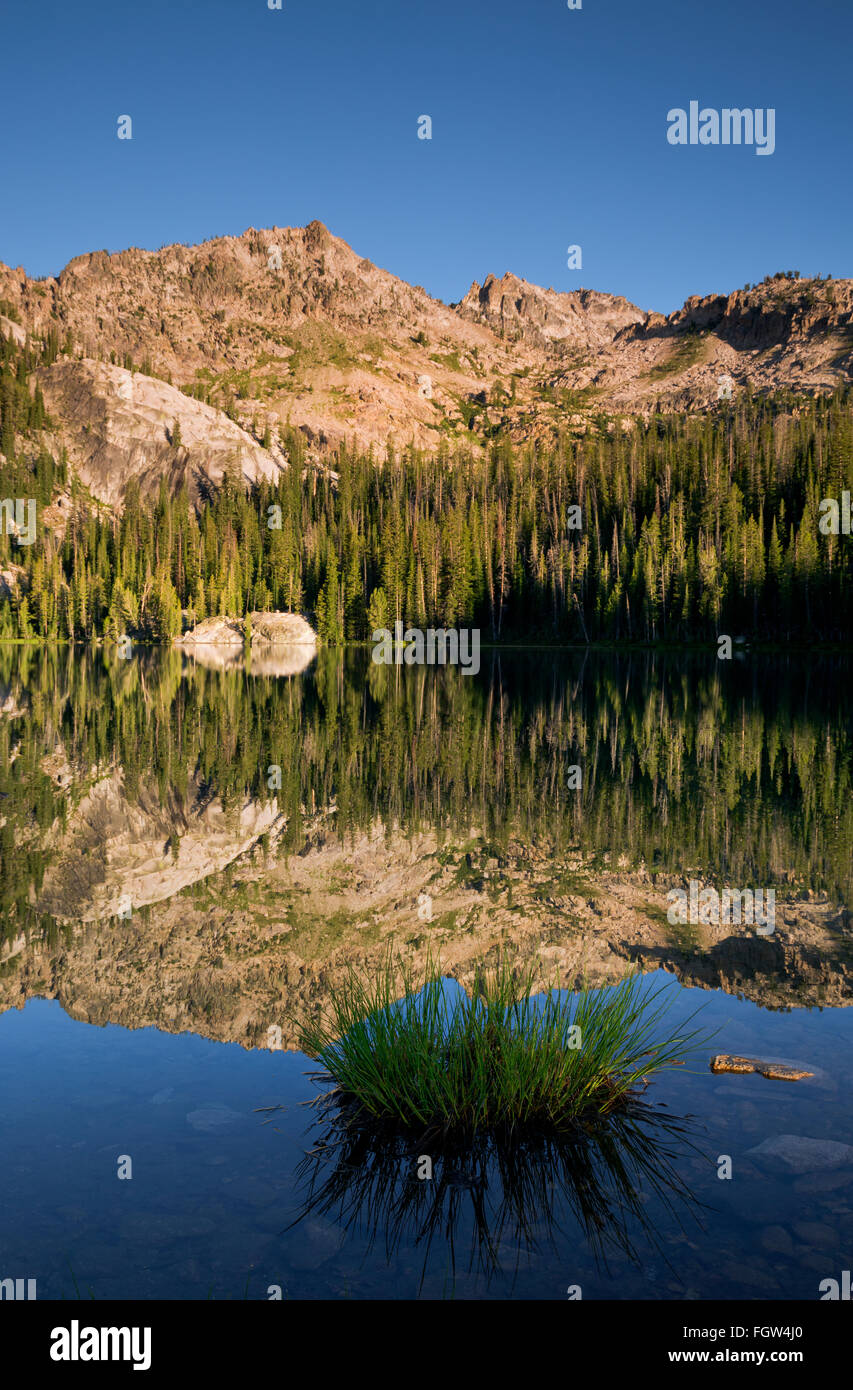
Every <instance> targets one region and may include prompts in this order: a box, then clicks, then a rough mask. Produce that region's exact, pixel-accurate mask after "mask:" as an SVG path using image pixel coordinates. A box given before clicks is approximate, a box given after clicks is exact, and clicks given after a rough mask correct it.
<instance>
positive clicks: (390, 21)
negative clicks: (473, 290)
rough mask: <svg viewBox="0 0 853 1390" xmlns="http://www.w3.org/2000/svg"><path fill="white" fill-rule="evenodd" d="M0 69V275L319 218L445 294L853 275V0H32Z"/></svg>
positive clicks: (678, 297) (647, 299)
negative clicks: (688, 138)
mask: <svg viewBox="0 0 853 1390" xmlns="http://www.w3.org/2000/svg"><path fill="white" fill-rule="evenodd" d="M0 53H2V55H3V85H2V111H3V132H2V149H3V154H2V164H0V170H2V182H1V183H0V188H2V193H0V260H3V261H5V262H6V263H7V264H11V265H13V266H15V265H23V266H24V267H25V268H26V270H27V271H28V272H29V273H30V274H31V275H48V274H56V273H58V272H59V270H60V269H61V268H62V266H63V265H65V264H66V262H67V261H68V260H70V259H71V257H72V256H75V255H78V254H80V253H81V252H84V251H90V250H100V249H101V248H107V249H108V250H110V251H117V250H121V249H122V248H124V247H126V246H143V247H147V248H151V249H156V248H157V247H158V246H161V245H163V244H166V243H169V242H174V241H184V242H197V241H203V240H206V239H208V238H210V237H213V236H220V235H226V234H239V233H241V232H243V231H245V229H246V228H247V227H266V226H270V225H272V224H277V225H279V226H300V225H303V224H304V223H306V222H309V221H311V220H312V219H313V218H319V219H320V221H322V222H324V223H325V224H326V225H327V226H328V227H329V229H330V230H331V231H332V232H334V233H335V234H336V235H338V236H341V237H343V238H344V239H345V240H346V241H348V242H349V243H350V244H351V245H352V246H353V247H354V248H355V249H356V250H357V251H358V252H359V253H360V254H361V255H365V256H368V257H369V258H370V259H371V260H373V261H376V262H377V263H378V264H379V265H381V266H383V267H384V268H386V269H387V270H390V271H393V272H394V273H395V274H397V275H401V276H403V277H404V278H405V279H407V280H409V281H411V282H413V283H415V284H422V285H423V286H424V287H425V288H426V289H427V290H429V291H430V293H432V294H435V295H437V296H439V297H440V298H442V299H444V300H447V301H450V300H455V299H458V298H460V297H461V296H462V295H463V294H464V293H465V292H466V290H467V289H468V287H469V285H470V283H471V281H472V280H473V279H478V280H482V279H483V278H484V277H485V275H486V274H487V273H488V272H489V271H492V272H494V273H495V274H497V275H501V274H503V272H504V271H505V270H513V271H514V272H515V273H516V274H518V275H522V276H524V277H525V278H526V279H529V280H532V281H535V282H536V283H539V284H542V285H553V286H554V288H556V289H574V288H577V287H578V286H579V285H585V286H588V287H592V288H595V289H601V290H608V291H611V292H614V293H621V294H625V295H627V296H628V297H629V298H630V299H632V300H634V301H635V302H636V303H638V304H640V305H641V306H642V307H643V308H648V309H659V310H661V311H664V312H667V311H669V310H671V309H673V308H675V307H677V306H678V305H680V304H681V303H682V301H683V300H684V298H685V297H686V296H687V295H688V294H693V293H699V294H704V293H710V292H712V291H729V290H731V289H736V288H739V287H740V286H741V285H742V284H743V283H744V282H745V281H747V280H750V281H755V280H759V279H761V277H762V276H763V275H764V274H766V273H769V272H773V271H776V270H800V271H801V272H802V273H803V274H807V273H825V272H827V271H829V272H831V273H832V274H833V275H836V276H853V249H851V248H853V230H851V229H853V177H851V172H853V170H852V169H851V164H852V163H853V162H852V161H851V147H853V136H851V132H852V131H853V115H852V114H851V110H850V101H851V81H850V61H851V54H853V5H851V3H850V0H809V2H808V3H792V0H717V3H704V4H703V3H700V2H699V0H648V3H643V0H583V8H582V9H581V10H569V9H568V7H567V3H566V0H515V3H510V2H509V0H492V3H489V2H488V0H347V3H344V0H283V8H282V9H281V11H270V10H269V9H268V7H267V0H203V2H201V3H200V0H194V3H189V0H170V3H166V0H144V3H137V4H126V3H121V2H120V0H111V3H109V4H108V3H106V0H79V3H77V4H74V5H71V4H68V3H67V0H63V3H58V0H39V2H38V3H25V0H10V3H8V4H7V5H5V6H4V7H3V14H2V18H0ZM691 100H696V101H698V102H699V103H700V105H701V106H707V107H712V108H716V109H721V108H723V107H725V106H729V107H741V108H742V107H751V108H753V109H754V108H767V107H773V108H774V109H775V111H776V150H775V153H774V154H773V155H771V156H769V157H768V156H759V155H757V154H756V152H755V150H754V148H750V147H740V148H737V147H729V148H724V147H722V146H721V147H716V148H714V147H703V146H686V147H673V146H671V145H670V144H668V142H667V138H666V131H667V125H666V115H667V112H668V110H669V109H670V108H673V107H683V108H685V109H686V108H687V107H688V104H689V102H690V101H691ZM425 114H426V115H429V116H431V118H432V121H433V138H432V140H431V141H426V140H419V139H418V138H417V119H418V117H419V116H421V115H425ZM121 115H130V116H131V117H132V119H133V139H132V140H131V141H126V140H125V141H122V140H119V139H118V138H117V136H116V129H117V119H118V117H119V116H121ZM570 243H577V244H580V245H581V246H582V248H583V268H582V270H580V271H577V270H569V269H568V268H567V264H566V261H567V256H566V248H567V246H568V245H569V244H570Z"/></svg>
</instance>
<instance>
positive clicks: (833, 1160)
mask: <svg viewBox="0 0 853 1390" xmlns="http://www.w3.org/2000/svg"><path fill="white" fill-rule="evenodd" d="M747 1154H748V1156H749V1157H750V1158H755V1159H757V1160H758V1161H759V1162H764V1163H770V1164H773V1165H777V1166H782V1167H784V1168H786V1169H788V1171H789V1172H792V1173H815V1172H820V1171H825V1170H827V1169H830V1168H842V1167H844V1166H846V1165H849V1164H850V1163H851V1162H853V1148H851V1146H850V1145H849V1144H839V1143H837V1142H836V1141H835V1140H834V1139H811V1138H809V1137H808V1136H807V1135H805V1134H777V1135H775V1136H774V1137H773V1138H772V1139H765V1140H764V1142H763V1143H762V1144H756V1146H755V1148H753V1149H747Z"/></svg>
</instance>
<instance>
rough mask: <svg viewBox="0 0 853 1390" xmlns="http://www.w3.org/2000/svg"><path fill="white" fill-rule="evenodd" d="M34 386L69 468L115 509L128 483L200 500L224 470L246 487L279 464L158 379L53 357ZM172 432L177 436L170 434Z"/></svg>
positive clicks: (273, 474)
mask: <svg viewBox="0 0 853 1390" xmlns="http://www.w3.org/2000/svg"><path fill="white" fill-rule="evenodd" d="M38 376H39V383H40V385H41V388H42V391H43V393H44V398H45V402H46V404H47V407H48V410H49V411H50V413H51V416H52V417H55V418H56V420H57V421H61V422H62V425H61V432H62V441H63V443H64V445H65V447H66V448H67V451H68V457H69V459H70V461H71V464H72V466H73V467H74V470H75V472H76V473H77V475H78V477H79V478H80V479H81V481H82V482H83V483H84V484H85V486H86V487H87V488H88V489H89V490H90V492H91V493H92V495H93V496H94V497H96V498H97V499H98V501H100V502H106V503H108V504H110V505H111V506H115V507H118V508H120V507H121V505H122V502H123V500H124V495H125V492H126V490H127V486H128V483H129V482H130V481H131V480H135V481H137V482H138V484H139V488H140V492H141V493H142V494H143V496H145V495H147V496H149V497H152V496H156V495H157V491H158V489H159V487H160V480H161V478H165V479H166V481H167V482H168V483H169V486H170V490H171V491H172V492H177V491H179V489H180V488H182V487H186V489H187V493H188V495H189V497H190V500H191V501H192V502H193V503H195V504H197V505H198V504H200V503H201V502H202V501H203V500H204V499H205V498H206V497H208V496H209V495H210V493H211V492H212V491H213V490H215V489H216V488H218V487H220V486H221V484H222V481H223V478H224V477H225V474H226V472H227V473H228V474H229V475H230V476H231V477H232V478H233V479H235V480H236V481H240V482H242V483H243V484H244V485H246V486H249V485H251V484H253V483H257V482H260V480H261V479H264V478H265V479H267V480H268V481H270V482H275V481H276V480H277V479H278V478H279V476H280V475H281V473H282V470H283V469H284V468H285V467H286V466H287V460H286V458H285V456H284V454H283V453H282V452H281V451H280V450H279V449H277V448H271V449H263V448H261V446H260V444H258V443H257V442H256V440H254V439H253V438H252V436H251V435H250V434H248V433H247V432H246V431H245V430H244V429H241V428H240V426H239V425H237V424H235V423H234V421H233V420H230V419H229V418H228V416H227V415H225V414H224V413H223V412H222V411H221V410H216V409H215V408H214V407H212V406H210V405H205V404H204V403H203V402H202V401H196V400H192V399H191V398H190V397H189V396H186V395H184V393H183V392H182V391H179V390H178V389H177V387H175V386H170V385H169V384H168V383H167V382H165V381H160V380H159V379H158V378H155V377H150V376H143V375H142V373H141V372H133V373H132V372H129V371H126V370H125V369H124V368H123V367H116V366H112V365H110V364H109V363H106V362H94V361H91V360H88V359H82V360H80V361H73V362H69V361H65V362H55V363H54V364H53V366H51V367H47V368H44V369H42V370H41V371H40V372H39V374H38ZM177 431H179V433H177Z"/></svg>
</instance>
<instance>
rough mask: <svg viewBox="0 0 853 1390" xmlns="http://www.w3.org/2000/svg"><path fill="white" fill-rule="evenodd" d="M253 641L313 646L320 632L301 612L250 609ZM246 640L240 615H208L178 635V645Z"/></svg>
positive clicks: (227, 644) (229, 643) (239, 644)
mask: <svg viewBox="0 0 853 1390" xmlns="http://www.w3.org/2000/svg"><path fill="white" fill-rule="evenodd" d="M249 623H250V626H251V644H252V646H253V647H254V646H255V645H256V644H257V645H258V646H260V647H262V646H265V645H271V646H286V647H311V648H314V647H316V645H317V634H316V632H315V631H314V629H313V628H312V626H311V624H310V623H309V622H306V620H305V618H302V617H300V615H299V614H298V613H276V612H268V613H250V614H249ZM245 640H246V633H245V627H244V624H243V621H242V619H240V618H227V617H226V618H205V619H204V621H203V622H201V623H197V624H196V625H195V627H193V628H190V630H189V631H188V632H185V633H184V635H183V636H182V637H178V638H176V639H175V644H176V646H180V647H195V646H205V647H210V646H225V647H242V646H243V644H244V643H245Z"/></svg>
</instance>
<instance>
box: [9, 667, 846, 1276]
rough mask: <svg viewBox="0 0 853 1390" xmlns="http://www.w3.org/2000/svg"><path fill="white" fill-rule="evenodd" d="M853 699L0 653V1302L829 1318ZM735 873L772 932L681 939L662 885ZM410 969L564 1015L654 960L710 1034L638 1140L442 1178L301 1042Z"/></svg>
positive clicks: (663, 684) (684, 1014) (834, 686)
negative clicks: (561, 992) (560, 1308)
mask: <svg viewBox="0 0 853 1390" xmlns="http://www.w3.org/2000/svg"><path fill="white" fill-rule="evenodd" d="M300 667H301V668H302V669H300ZM851 674H853V665H851V662H850V659H849V658H848V657H845V656H843V655H832V654H822V655H816V654H807V653H804V654H800V655H791V654H788V655H774V654H767V653H763V652H756V651H742V652H739V653H737V654H736V656H735V659H733V660H731V661H728V662H723V661H718V660H716V659H715V657H714V655H713V654H710V653H696V654H684V653H677V654H676V653H663V652H652V651H632V652H627V651H605V650H586V651H584V650H570V651H566V650H560V651H558V650H546V649H538V650H512V651H508V650H505V649H503V650H496V649H487V648H484V649H483V653H482V661H481V667H480V670H479V672H478V673H477V674H476V675H471V674H468V675H463V674H462V673H461V672H460V671H459V670H458V669H454V668H450V667H433V668H426V667H416V666H412V667H407V666H403V667H398V666H394V667H385V666H377V665H375V664H373V663H372V662H371V660H370V654H369V652H368V651H367V650H364V649H352V650H346V651H343V652H340V651H333V650H322V649H321V650H320V651H319V652H318V653H317V654H316V655H315V656H314V657H313V658H311V659H307V658H306V659H305V660H304V661H301V662H300V661H297V662H291V663H289V664H288V663H287V662H284V663H281V665H280V666H279V667H278V668H276V665H275V662H272V663H270V662H267V663H261V664H260V665H259V666H258V665H253V663H252V660H251V658H247V659H246V660H245V661H244V660H242V659H241V660H240V661H237V662H233V661H232V662H230V663H228V662H222V663H217V662H215V661H213V662H210V663H208V664H205V663H203V662H200V661H198V660H195V659H194V658H193V657H191V656H189V655H184V654H182V653H181V652H179V651H174V650H157V649H149V650H146V649H143V648H138V649H136V650H135V651H134V652H133V656H132V658H131V659H129V660H121V659H118V658H117V657H116V656H115V654H114V653H113V654H112V655H111V654H110V653H109V652H107V651H101V650H98V649H87V648H84V647H80V646H77V647H71V646H69V647H62V646H58V647H27V646H14V645H6V646H5V647H2V648H0V870H1V871H2V872H1V874H0V891H2V918H0V1101H2V1114H3V1123H2V1126H0V1173H2V1175H3V1182H2V1188H0V1278H11V1279H15V1278H21V1279H35V1280H36V1281H37V1290H38V1298H39V1299H42V1298H46V1299H63V1298H64V1299H77V1298H83V1299H89V1298H94V1299H95V1300H96V1301H97V1300H99V1299H109V1298H120V1299H139V1300H145V1299H159V1298H165V1299H210V1298H212V1299H219V1300H223V1299H243V1298H248V1299H269V1298H277V1297H281V1298H286V1299H329V1298H333V1299H338V1298H341V1299H344V1298H352V1299H385V1298H395V1299H415V1298H431V1299H442V1298H476V1299H509V1298H511V1299H533V1298H535V1299H558V1300H565V1299H567V1298H575V1297H578V1296H579V1295H580V1296H582V1297H583V1298H585V1299H586V1298H591V1299H603V1300H611V1299H612V1300H619V1299H631V1298H644V1299H663V1300H666V1299H712V1298H724V1299H741V1298H750V1299H772V1300H780V1299H791V1300H793V1299H802V1298H805V1299H815V1300H817V1299H820V1298H822V1297H825V1296H827V1291H829V1292H830V1294H831V1290H832V1283H831V1282H829V1283H827V1282H826V1281H833V1280H835V1281H837V1282H838V1284H839V1285H840V1284H841V1283H842V1281H843V1275H844V1271H845V1270H850V1269H851V1268H853V1265H851V1260H853V1090H851V1086H850V1074H851V1056H853V1009H851V1007H850V1005H851V1002H853V919H851V906H853V852H851V851H853V797H851V780H853V719H851V702H850V688H851ZM690 885H694V888H693V890H692V892H693V899H690V897H689V894H690V892H691V889H690ZM710 888H713V889H714V890H715V891H716V892H717V893H718V894H721V893H722V892H723V890H725V889H733V890H737V892H738V893H742V892H743V891H744V890H750V891H755V892H756V893H757V892H758V891H761V892H763V893H765V894H767V893H768V892H769V891H770V890H772V899H771V901H772V902H773V904H774V908H773V914H772V918H771V920H770V922H769V923H768V922H767V921H766V920H765V921H764V923H763V925H761V927H760V929H759V925H758V924H756V923H750V922H747V921H741V922H737V921H725V920H719V919H718V920H713V914H705V915H706V916H708V917H709V920H694V919H695V917H696V914H695V912H692V911H688V912H687V913H686V914H685V913H682V914H681V918H682V919H681V920H675V921H673V920H672V918H673V917H674V916H676V917H677V914H673V913H672V911H671V910H670V909H671V903H672V901H673V896H668V895H673V894H675V890H681V893H682V898H683V899H686V900H687V901H688V902H690V901H695V898H696V894H697V893H700V892H706V891H707V890H708V889H710ZM765 901H766V898H765ZM685 916H686V918H687V920H683V919H684V917H685ZM768 928H769V929H768ZM389 952H391V953H393V956H394V958H396V959H399V960H402V961H405V962H406V963H407V964H408V965H409V966H410V967H411V968H412V969H413V970H414V971H415V973H417V971H418V970H422V969H423V968H424V965H425V962H426V961H427V958H428V957H432V958H433V959H437V960H438V961H439V963H440V968H441V972H442V974H443V975H444V976H445V977H446V984H445V988H446V989H447V990H448V991H451V992H452V991H458V990H462V989H465V990H467V991H469V992H470V989H471V986H472V982H473V980H474V975H475V970H476V968H477V967H478V966H480V965H489V964H490V963H494V962H495V961H496V960H497V959H498V958H499V957H501V956H506V955H507V954H510V955H511V956H512V958H513V959H514V960H517V961H518V962H519V963H520V965H522V966H523V967H525V968H532V969H534V970H535V972H536V979H537V980H538V981H539V982H540V983H541V988H542V989H545V988H547V987H549V986H550V985H553V984H554V983H556V984H557V985H558V986H559V987H560V988H561V989H576V988H577V987H579V985H580V984H581V982H582V981H584V980H586V981H587V982H588V983H589V984H590V985H591V986H594V987H596V988H598V987H600V988H602V989H603V988H606V987H607V986H610V985H613V984H615V983H616V982H618V981H619V980H621V979H622V978H623V977H624V976H625V975H626V973H628V972H629V971H631V970H639V971H641V972H642V974H643V987H644V988H648V989H649V990H650V991H655V990H660V989H662V990H663V992H664V993H663V995H662V996H661V997H662V998H666V1000H667V1002H668V1005H669V1011H668V1014H667V1027H681V1026H682V1024H683V1025H684V1026H685V1027H689V1028H691V1029H693V1028H698V1029H699V1030H700V1031H701V1032H702V1033H703V1035H707V1038H706V1040H705V1041H703V1043H702V1045H701V1046H699V1047H698V1049H697V1050H695V1051H693V1052H691V1053H690V1054H689V1055H688V1056H687V1057H686V1059H685V1063H684V1065H682V1066H680V1067H674V1068H672V1069H671V1070H668V1071H666V1072H663V1073H662V1074H661V1075H659V1076H657V1077H655V1079H654V1080H653V1081H652V1082H651V1084H650V1085H649V1086H648V1087H647V1089H646V1091H645V1093H644V1096H643V1098H642V1099H643V1108H642V1110H640V1111H638V1113H637V1114H636V1115H635V1116H633V1117H631V1118H630V1119H625V1120H621V1119H620V1120H618V1121H614V1122H613V1124H612V1125H610V1126H609V1127H607V1128H606V1129H605V1130H601V1131H598V1130H595V1131H593V1130H590V1131H589V1132H588V1133H587V1132H584V1133H579V1134H578V1135H577V1136H576V1137H575V1139H573V1140H572V1142H570V1143H567V1142H559V1143H557V1142H551V1141H549V1140H548V1138H547V1136H543V1137H542V1138H541V1139H540V1141H538V1142H529V1143H528V1142H525V1143H520V1144H519V1145H518V1147H517V1149H515V1150H514V1151H513V1152H512V1153H511V1154H510V1155H509V1157H507V1155H506V1153H496V1152H490V1150H489V1148H488V1145H485V1146H483V1147H481V1148H480V1149H478V1150H477V1151H476V1152H475V1151H472V1152H471V1153H470V1154H469V1155H467V1156H466V1155H460V1154H459V1153H458V1152H454V1153H444V1154H443V1153H442V1152H441V1151H440V1146H439V1147H438V1148H436V1149H435V1151H434V1152H433V1153H432V1155H431V1159H432V1164H431V1166H432V1176H431V1177H428V1178H423V1177H421V1176H419V1174H418V1163H417V1158H418V1155H414V1156H413V1155H412V1154H411V1153H408V1152H406V1151H405V1149H404V1148H400V1147H399V1146H397V1147H395V1146H394V1145H393V1144H391V1145H389V1144H388V1143H385V1142H384V1141H381V1142H380V1141H379V1140H377V1143H376V1144H375V1145H374V1144H371V1143H370V1142H369V1141H365V1140H363V1139H362V1140H361V1141H359V1142H357V1143H353V1144H351V1145H345V1146H343V1147H341V1146H333V1145H328V1144H327V1143H326V1139H325V1137H324V1126H323V1117H322V1112H321V1111H320V1110H319V1109H318V1108H317V1106H316V1105H313V1104H311V1102H314V1101H315V1100H316V1099H317V1097H318V1094H319V1093H320V1091H321V1090H322V1083H318V1081H317V1080H316V1078H315V1077H312V1072H315V1071H316V1064H315V1063H314V1061H312V1058H311V1057H309V1056H307V1055H305V1053H303V1052H301V1051H300V1050H299V1046H298V1044H299V1038H300V1032H301V1029H302V1027H303V1026H304V1025H305V1023H306V1022H307V1020H308V1019H309V1018H311V1017H312V1016H313V1015H314V1014H315V1013H316V1011H317V1010H318V1009H321V1008H322V1007H323V1006H324V1003H325V1001H327V999H328V996H329V991H330V990H334V989H335V988H336V987H338V986H339V985H340V983H341V982H342V981H343V980H344V979H345V977H346V973H347V971H348V969H349V968H350V967H357V968H358V969H359V970H361V971H364V972H370V971H372V970H376V969H378V968H379V966H380V964H381V962H382V961H383V960H385V959H387V958H388V956H389ZM697 1011H698V1012H697ZM688 1020H691V1021H690V1022H688ZM717 1054H732V1055H737V1056H740V1057H747V1058H750V1059H759V1060H761V1061H763V1062H775V1063H781V1064H783V1065H786V1066H793V1067H795V1068H798V1069H800V1070H802V1071H805V1072H808V1073H809V1075H808V1076H805V1077H803V1078H802V1079H800V1080H796V1081H787V1080H781V1079H772V1078H771V1077H767V1076H764V1075H763V1074H761V1073H760V1072H759V1071H753V1072H746V1073H740V1074H734V1073H719V1072H716V1073H715V1072H714V1071H712V1070H711V1065H710V1064H711V1059H712V1058H713V1057H715V1056H716V1055H717ZM848 1289H849V1276H848Z"/></svg>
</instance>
